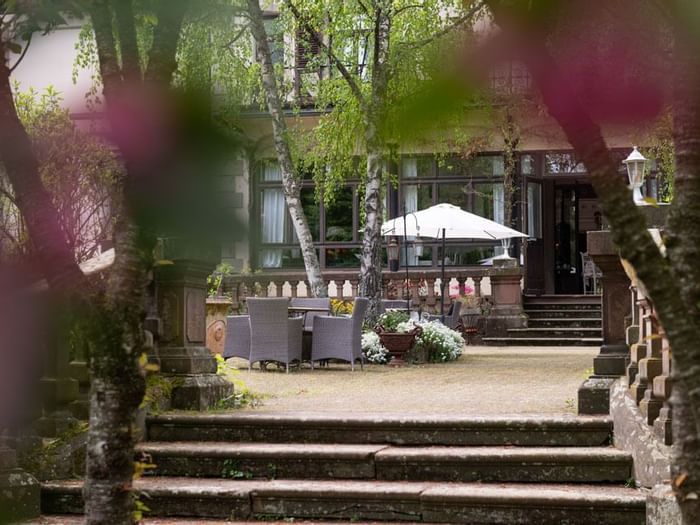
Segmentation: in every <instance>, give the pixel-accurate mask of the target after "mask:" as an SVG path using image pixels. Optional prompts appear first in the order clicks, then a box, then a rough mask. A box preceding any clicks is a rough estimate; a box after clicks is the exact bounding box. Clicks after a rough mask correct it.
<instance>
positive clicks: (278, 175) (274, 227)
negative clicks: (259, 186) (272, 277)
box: [261, 163, 286, 268]
mask: <svg viewBox="0 0 700 525" xmlns="http://www.w3.org/2000/svg"><path fill="white" fill-rule="evenodd" d="M281 180H282V170H280V167H279V165H278V164H273V163H268V164H265V167H264V171H263V181H265V182H273V181H281ZM285 211H286V210H285V202H284V191H283V190H282V188H266V189H264V190H263V192H262V242H263V244H281V243H283V242H284V217H285ZM261 259H262V261H261V262H262V266H263V268H281V267H282V249H281V248H266V249H264V250H262V252H261Z"/></svg>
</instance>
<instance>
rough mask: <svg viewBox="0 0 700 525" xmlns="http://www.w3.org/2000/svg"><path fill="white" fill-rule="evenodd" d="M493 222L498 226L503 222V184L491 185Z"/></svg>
mask: <svg viewBox="0 0 700 525" xmlns="http://www.w3.org/2000/svg"><path fill="white" fill-rule="evenodd" d="M493 220H494V221H495V222H497V223H498V224H503V223H504V222H505V216H504V214H503V184H502V183H498V184H494V185H493Z"/></svg>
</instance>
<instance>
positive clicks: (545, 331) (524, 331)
mask: <svg viewBox="0 0 700 525" xmlns="http://www.w3.org/2000/svg"><path fill="white" fill-rule="evenodd" d="M601 335H602V333H601V329H600V328H579V327H568V326H551V327H540V328H510V329H508V337H512V338H520V337H526V338H527V337H543V338H550V337H568V338H573V337H582V338H587V337H600V336H601Z"/></svg>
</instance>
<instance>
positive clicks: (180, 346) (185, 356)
mask: <svg viewBox="0 0 700 525" xmlns="http://www.w3.org/2000/svg"><path fill="white" fill-rule="evenodd" d="M207 253H208V252H207V251H206V250H202V249H201V247H195V246H188V245H186V244H184V242H182V241H173V240H167V241H165V242H164V243H163V254H162V256H161V257H160V258H161V259H163V260H168V261H171V262H172V264H166V265H162V266H158V267H157V268H156V271H155V282H156V302H157V305H158V313H159V316H160V319H161V328H160V331H161V333H160V334H159V338H158V344H157V349H156V353H157V357H158V360H159V362H160V368H161V372H162V373H163V374H164V375H168V376H173V377H175V378H176V380H175V381H174V386H173V393H172V407H173V408H178V409H189V410H205V409H208V408H212V407H213V406H215V405H216V403H217V402H218V401H220V400H221V399H224V398H226V397H228V396H230V395H232V393H233V385H231V384H230V383H229V382H228V381H226V380H225V379H224V378H223V377H220V376H218V375H216V368H217V364H216V360H215V359H214V357H213V355H212V354H211V352H210V351H209V350H208V349H207V347H206V346H205V340H206V295H207V294H206V286H207V284H206V283H207V275H209V274H210V273H211V271H212V270H213V269H214V263H213V262H211V261H213V260H216V259H215V258H214V256H213V255H212V256H211V257H206V254H207Z"/></svg>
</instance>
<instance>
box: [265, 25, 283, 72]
mask: <svg viewBox="0 0 700 525" xmlns="http://www.w3.org/2000/svg"><path fill="white" fill-rule="evenodd" d="M263 25H264V26H265V33H267V39H268V43H269V46H270V57H271V58H272V65H273V66H276V65H278V64H284V33H283V32H282V30H281V27H280V23H279V20H278V17H277V15H274V16H265V18H264V19H263Z"/></svg>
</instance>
